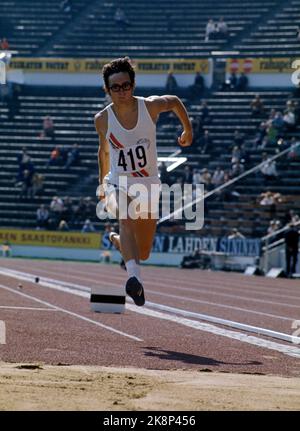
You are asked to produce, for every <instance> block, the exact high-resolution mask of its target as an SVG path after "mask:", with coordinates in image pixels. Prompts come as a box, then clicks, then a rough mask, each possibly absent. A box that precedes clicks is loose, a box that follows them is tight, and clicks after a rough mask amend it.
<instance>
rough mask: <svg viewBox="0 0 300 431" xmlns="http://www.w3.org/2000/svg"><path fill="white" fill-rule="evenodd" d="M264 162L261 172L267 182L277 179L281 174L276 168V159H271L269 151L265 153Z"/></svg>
mask: <svg viewBox="0 0 300 431" xmlns="http://www.w3.org/2000/svg"><path fill="white" fill-rule="evenodd" d="M262 162H264V163H263V165H262V166H261V167H260V172H261V173H262V175H263V177H264V180H265V182H268V181H274V180H276V179H277V178H278V176H279V175H278V172H277V168H276V161H275V160H271V159H270V158H269V157H268V155H267V153H263V156H262Z"/></svg>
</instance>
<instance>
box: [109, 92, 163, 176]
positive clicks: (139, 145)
mask: <svg viewBox="0 0 300 431" xmlns="http://www.w3.org/2000/svg"><path fill="white" fill-rule="evenodd" d="M137 100H138V120H137V124H136V126H135V127H134V128H133V129H129V130H128V129H125V128H124V127H123V126H122V125H121V124H120V122H119V121H118V119H117V117H116V115H115V113H114V112H113V110H112V104H110V105H109V106H108V107H107V113H108V127H107V133H106V139H107V141H108V142H109V146H110V171H109V173H108V175H107V176H106V180H107V181H109V182H110V183H117V182H118V179H119V177H120V176H126V177H127V180H128V184H132V183H136V182H141V183H144V182H153V183H158V182H160V180H159V177H158V168H157V150H156V126H155V124H154V122H153V120H152V118H151V116H150V114H149V112H148V109H147V107H146V104H145V99H144V98H143V97H137Z"/></svg>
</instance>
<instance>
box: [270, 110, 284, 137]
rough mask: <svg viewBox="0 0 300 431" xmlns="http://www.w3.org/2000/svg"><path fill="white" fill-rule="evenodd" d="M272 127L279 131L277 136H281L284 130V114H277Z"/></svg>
mask: <svg viewBox="0 0 300 431" xmlns="http://www.w3.org/2000/svg"><path fill="white" fill-rule="evenodd" d="M272 126H273V127H274V128H275V129H276V130H277V136H281V135H282V131H283V128H284V120H283V116H282V112H280V111H277V112H276V114H275V117H274V119H273V121H272Z"/></svg>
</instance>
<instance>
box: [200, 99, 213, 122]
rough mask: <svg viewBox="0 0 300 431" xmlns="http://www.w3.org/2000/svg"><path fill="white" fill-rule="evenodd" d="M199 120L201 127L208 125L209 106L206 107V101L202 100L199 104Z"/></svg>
mask: <svg viewBox="0 0 300 431" xmlns="http://www.w3.org/2000/svg"><path fill="white" fill-rule="evenodd" d="M200 120H201V123H202V125H205V124H209V123H210V122H211V118H210V109H209V106H208V104H207V102H206V100H203V101H202V103H201V108H200Z"/></svg>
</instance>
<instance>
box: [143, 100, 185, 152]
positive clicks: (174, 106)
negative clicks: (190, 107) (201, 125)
mask: <svg viewBox="0 0 300 431" xmlns="http://www.w3.org/2000/svg"><path fill="white" fill-rule="evenodd" d="M146 105H147V108H148V110H149V113H150V115H151V117H152V120H153V121H154V122H156V121H157V119H158V116H159V114H160V113H161V112H168V111H173V112H174V114H175V115H177V117H178V118H179V120H180V122H181V124H182V127H183V132H182V134H181V136H180V137H179V138H178V143H179V145H181V146H182V147H188V146H189V145H191V143H192V141H193V128H192V124H191V120H190V119H189V116H188V113H187V110H186V108H185V106H184V104H183V103H182V102H181V100H180V99H179V98H178V97H177V96H169V95H166V96H151V97H148V98H147V99H146Z"/></svg>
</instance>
